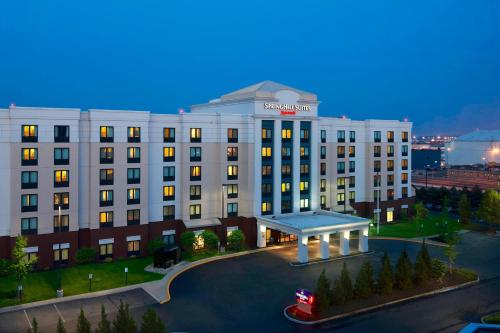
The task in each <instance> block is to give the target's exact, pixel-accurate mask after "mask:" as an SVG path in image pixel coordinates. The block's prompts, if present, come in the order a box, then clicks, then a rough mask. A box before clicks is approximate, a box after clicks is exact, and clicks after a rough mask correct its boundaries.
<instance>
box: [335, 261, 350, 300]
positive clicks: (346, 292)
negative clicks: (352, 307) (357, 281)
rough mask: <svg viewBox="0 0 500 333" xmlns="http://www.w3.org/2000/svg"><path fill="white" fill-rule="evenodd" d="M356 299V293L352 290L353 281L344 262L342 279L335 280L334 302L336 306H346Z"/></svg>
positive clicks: (341, 273)
mask: <svg viewBox="0 0 500 333" xmlns="http://www.w3.org/2000/svg"><path fill="white" fill-rule="evenodd" d="M353 297H354V291H353V288H352V280H351V276H350V274H349V271H348V270H347V265H346V263H345V262H344V265H343V266H342V271H341V272H340V277H339V278H338V279H337V280H335V283H334V288H333V295H332V300H333V302H334V304H345V303H347V302H349V301H351V300H352V299H353Z"/></svg>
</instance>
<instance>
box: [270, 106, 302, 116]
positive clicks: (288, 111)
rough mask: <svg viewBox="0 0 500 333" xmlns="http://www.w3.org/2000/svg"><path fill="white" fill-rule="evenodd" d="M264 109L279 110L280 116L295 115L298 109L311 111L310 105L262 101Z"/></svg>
mask: <svg viewBox="0 0 500 333" xmlns="http://www.w3.org/2000/svg"><path fill="white" fill-rule="evenodd" d="M264 109H267V110H279V111H280V114H281V115H282V116H288V115H295V114H297V112H299V111H311V106H310V105H300V104H286V103H285V104H276V103H264Z"/></svg>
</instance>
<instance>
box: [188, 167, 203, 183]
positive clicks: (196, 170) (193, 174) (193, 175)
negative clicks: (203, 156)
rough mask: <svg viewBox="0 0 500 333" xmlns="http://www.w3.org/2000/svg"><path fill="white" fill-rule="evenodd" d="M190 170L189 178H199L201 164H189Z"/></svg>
mask: <svg viewBox="0 0 500 333" xmlns="http://www.w3.org/2000/svg"><path fill="white" fill-rule="evenodd" d="M189 170H190V177H191V178H190V179H191V180H201V166H198V165H196V166H191V167H190V168H189Z"/></svg>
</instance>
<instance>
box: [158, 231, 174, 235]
mask: <svg viewBox="0 0 500 333" xmlns="http://www.w3.org/2000/svg"><path fill="white" fill-rule="evenodd" d="M161 234H162V235H163V236H168V235H175V230H163V231H162V232H161Z"/></svg>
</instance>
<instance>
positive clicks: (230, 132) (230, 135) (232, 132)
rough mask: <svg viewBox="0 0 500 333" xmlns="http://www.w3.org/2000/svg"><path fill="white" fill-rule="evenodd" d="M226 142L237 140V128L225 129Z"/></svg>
mask: <svg viewBox="0 0 500 333" xmlns="http://www.w3.org/2000/svg"><path fill="white" fill-rule="evenodd" d="M227 142H231V143H233V142H238V129H237V128H228V129H227Z"/></svg>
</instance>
